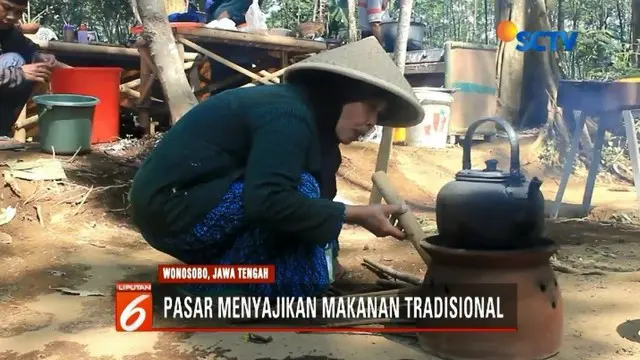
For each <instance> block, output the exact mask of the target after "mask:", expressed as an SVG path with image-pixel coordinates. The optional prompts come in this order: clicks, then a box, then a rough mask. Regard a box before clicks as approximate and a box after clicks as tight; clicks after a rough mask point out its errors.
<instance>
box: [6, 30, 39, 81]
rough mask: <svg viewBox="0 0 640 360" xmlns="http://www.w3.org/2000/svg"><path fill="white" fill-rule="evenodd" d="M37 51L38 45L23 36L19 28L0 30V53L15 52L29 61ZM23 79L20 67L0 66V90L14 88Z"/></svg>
mask: <svg viewBox="0 0 640 360" xmlns="http://www.w3.org/2000/svg"><path fill="white" fill-rule="evenodd" d="M37 51H38V45H36V44H35V43H34V42H33V41H31V40H29V39H28V38H27V37H25V36H24V35H23V34H22V33H21V32H20V31H19V30H17V29H10V30H0V55H2V54H6V53H10V52H15V53H18V54H20V55H21V56H22V57H23V58H24V59H25V60H26V62H27V63H31V61H32V59H33V57H34V55H35V54H36V52H37ZM23 81H24V73H23V72H22V69H20V68H0V90H5V89H10V88H15V87H17V86H19V85H21V84H22V82H23Z"/></svg>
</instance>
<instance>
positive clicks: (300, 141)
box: [244, 104, 345, 244]
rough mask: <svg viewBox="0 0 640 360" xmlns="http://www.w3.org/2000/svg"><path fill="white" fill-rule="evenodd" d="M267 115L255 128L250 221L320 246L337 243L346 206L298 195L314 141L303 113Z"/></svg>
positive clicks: (297, 109)
mask: <svg viewBox="0 0 640 360" xmlns="http://www.w3.org/2000/svg"><path fill="white" fill-rule="evenodd" d="M274 110H275V107H274ZM265 113H266V112H265ZM269 115H271V116H269V119H268V120H266V121H265V120H261V121H259V122H258V121H256V122H255V124H252V129H251V133H252V134H251V136H252V145H251V146H252V147H251V152H250V154H249V160H248V164H247V170H246V173H245V199H244V203H245V211H246V214H247V217H248V218H249V219H250V220H251V221H254V222H256V223H259V224H260V226H263V227H268V228H273V229H278V230H280V231H283V232H287V233H295V234H299V235H300V236H301V237H302V238H303V239H305V240H308V241H310V242H314V243H317V244H325V243H327V242H328V241H330V240H332V239H336V238H337V237H338V235H339V233H340V231H341V227H342V226H341V225H342V223H343V222H344V220H345V205H344V204H342V203H338V202H333V201H330V200H326V199H320V198H317V199H311V198H307V197H305V196H304V195H302V194H300V193H299V192H298V184H299V181H300V174H301V173H302V172H303V171H304V163H305V160H306V157H307V153H308V148H309V144H310V143H311V141H313V138H312V136H313V132H312V128H311V124H310V122H309V121H307V120H306V119H305V116H307V114H306V112H305V109H303V108H301V106H295V104H294V105H291V106H287V107H286V108H284V109H282V108H278V111H277V113H271V114H269Z"/></svg>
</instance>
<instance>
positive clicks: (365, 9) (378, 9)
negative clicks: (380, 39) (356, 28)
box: [358, 0, 388, 31]
mask: <svg viewBox="0 0 640 360" xmlns="http://www.w3.org/2000/svg"><path fill="white" fill-rule="evenodd" d="M387 5H388V2H387V0H359V1H358V16H359V23H360V29H361V30H362V31H371V23H375V22H381V21H382V14H383V12H384V11H385V10H387Z"/></svg>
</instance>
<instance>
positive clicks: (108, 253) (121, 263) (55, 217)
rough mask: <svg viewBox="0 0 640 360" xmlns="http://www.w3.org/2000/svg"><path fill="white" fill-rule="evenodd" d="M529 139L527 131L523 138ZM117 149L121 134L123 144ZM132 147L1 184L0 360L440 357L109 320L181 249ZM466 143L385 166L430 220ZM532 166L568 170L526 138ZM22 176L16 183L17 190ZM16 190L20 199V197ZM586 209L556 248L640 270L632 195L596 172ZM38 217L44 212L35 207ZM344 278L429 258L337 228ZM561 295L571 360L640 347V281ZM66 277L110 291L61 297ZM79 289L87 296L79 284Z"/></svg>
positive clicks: (551, 188) (613, 356) (574, 195)
mask: <svg viewBox="0 0 640 360" xmlns="http://www.w3.org/2000/svg"><path fill="white" fill-rule="evenodd" d="M523 141H524V142H525V143H526V140H523ZM121 145H122V143H121ZM135 151H136V149H135V147H134V148H131V149H127V148H125V146H120V147H117V146H110V147H109V150H108V151H107V152H105V151H102V150H99V149H97V150H95V151H94V152H93V153H92V154H89V155H84V156H75V157H73V158H71V157H69V156H64V157H63V156H56V157H55V158H56V159H57V160H60V161H61V162H62V163H63V166H64V169H65V173H66V176H67V177H68V178H67V179H66V180H63V181H48V180H41V181H26V180H21V179H17V180H16V182H15V183H14V187H13V188H12V187H11V186H5V187H4V188H3V189H2V190H1V191H2V192H1V193H0V194H1V196H0V199H1V206H2V207H3V208H4V207H7V206H13V207H15V208H17V215H16V216H15V218H14V219H13V220H12V221H10V222H9V223H8V224H5V225H2V226H0V231H1V232H2V233H0V258H1V260H0V266H1V268H2V271H0V359H3V360H4V359H6V360H9V359H11V360H13V359H15V360H32V359H34V360H35V359H77V360H83V359H100V360H108V359H109V360H110V359H126V360H135V359H152V360H161V359H180V360H182V359H184V360H187V359H193V360H196V359H221V360H222V359H227V360H231V359H239V360H252V359H256V360H258V359H259V360H277V359H288V360H296V359H300V360H302V359H307V360H322V359H334V360H337V359H354V360H357V359H370V358H372V357H374V358H380V359H405V360H406V359H416V360H417V359H432V358H431V357H429V356H427V355H425V354H424V353H423V352H421V350H420V349H419V347H418V346H417V344H416V342H415V340H412V339H410V338H401V337H394V336H378V335H362V334H351V335H345V334H323V335H319V334H281V333H278V334H270V335H271V336H272V337H273V339H274V340H273V341H272V342H271V343H269V344H266V345H258V344H251V343H246V342H244V341H243V340H242V334H237V333H227V334H207V333H197V334H176V333H118V332H116V331H115V329H114V321H113V299H112V296H113V288H114V287H113V284H114V282H116V281H123V280H143V281H146V280H151V279H153V278H154V276H155V267H156V265H157V264H159V263H167V262H174V260H173V259H171V258H169V257H168V256H166V255H164V254H161V253H159V252H157V251H155V250H153V249H151V248H150V247H149V246H148V245H147V244H146V243H145V242H144V240H143V239H142V238H141V237H140V235H139V234H138V233H137V232H136V230H135V229H134V228H133V227H131V225H130V223H129V220H128V218H127V216H126V211H125V208H126V192H127V190H128V187H129V185H130V182H131V179H132V176H133V174H134V173H135V166H136V164H137V163H138V162H139V159H135V158H134V159H131V155H132V154H134V153H135ZM375 156H376V145H375V144H356V145H352V146H349V147H345V148H344V149H343V157H344V162H343V166H342V168H341V169H340V172H339V197H340V198H341V199H346V200H348V201H350V202H353V203H366V202H367V201H368V197H369V191H370V188H371V182H370V176H371V174H372V171H373V164H374V163H375ZM461 156H462V151H461V149H460V148H459V147H454V148H449V149H444V150H427V149H419V148H408V147H400V146H397V147H395V148H394V151H393V155H392V161H391V164H390V168H389V174H390V177H391V180H392V182H393V183H394V185H395V186H396V187H397V188H398V189H399V190H400V191H401V193H402V195H403V196H404V197H405V198H406V199H407V201H408V203H409V204H410V205H411V207H412V209H413V210H414V211H415V212H416V213H418V215H419V217H420V219H422V221H423V224H424V226H425V228H426V229H427V230H429V229H432V230H435V223H434V221H433V219H434V218H435V217H434V213H433V206H434V199H435V196H436V194H437V192H438V190H439V189H440V188H441V187H442V186H443V185H444V184H446V183H447V182H448V181H451V180H452V179H453V176H454V174H455V172H456V171H457V170H459V168H460V166H461ZM472 156H473V160H474V165H475V166H476V167H477V166H481V165H482V161H484V160H485V159H487V158H489V157H494V158H497V159H498V160H500V163H501V164H507V163H508V161H507V159H508V154H507V153H506V146H505V144H504V143H503V141H501V140H500V139H497V140H496V141H494V142H493V143H483V144H479V145H477V146H474V148H473V152H472ZM38 158H42V159H51V158H52V156H51V155H45V154H41V153H39V152H38V151H36V150H32V151H26V152H4V153H0V159H1V160H2V162H7V161H9V162H10V161H15V160H22V161H31V160H34V159H38ZM521 160H522V163H523V164H524V168H525V171H526V173H527V174H528V175H529V176H538V177H539V178H541V179H543V180H544V185H543V192H544V194H545V197H546V198H547V200H550V199H553V198H554V195H555V192H556V191H557V187H558V183H559V180H558V179H559V176H558V174H557V173H556V172H554V171H550V170H548V169H545V168H544V167H542V166H541V165H540V164H539V163H538V162H537V160H536V158H535V155H533V154H529V153H528V152H527V146H526V144H525V145H524V146H523V151H522V159H521ZM15 184H17V186H18V189H16V187H15ZM583 187H584V179H583V178H582V177H581V176H576V177H574V178H572V180H571V183H570V186H569V188H568V189H567V192H566V195H565V202H566V203H567V204H566V205H565V206H564V207H563V211H562V212H561V215H562V216H563V217H575V216H576V214H577V212H576V209H578V208H579V206H577V205H574V204H579V203H581V200H582V189H583ZM16 192H19V193H20V196H18V195H16ZM593 206H594V208H593V210H592V213H591V215H590V216H589V217H588V218H587V219H560V220H558V221H554V222H551V221H549V222H548V225H547V230H546V231H547V235H548V237H550V238H552V239H553V240H555V241H557V242H558V243H559V244H560V245H561V250H560V252H559V254H558V255H557V258H558V259H559V260H560V261H562V262H563V263H564V264H567V265H569V266H571V267H573V268H577V269H584V270H594V269H600V270H607V271H612V272H622V271H636V270H639V269H640V227H638V226H637V225H635V224H634V222H635V220H636V219H637V216H636V211H635V210H634V208H635V207H636V206H637V202H636V195H635V191H634V189H633V187H632V186H630V185H628V184H620V183H616V182H614V181H612V180H611V178H610V177H608V176H601V177H600V178H599V182H598V185H597V188H596V191H595V194H594V200H593ZM38 213H39V214H38ZM340 240H341V249H342V250H341V257H340V260H341V263H342V264H343V265H344V266H345V267H346V268H347V270H348V271H349V272H348V273H347V275H346V277H345V278H344V279H343V280H345V281H346V280H348V281H353V282H370V283H374V282H375V276H374V275H373V274H372V273H371V272H369V271H367V270H365V269H363V268H362V266H361V261H362V258H364V257H368V258H371V259H374V260H376V261H379V262H381V263H383V264H385V265H388V266H391V267H393V268H395V269H398V270H402V271H405V272H411V273H414V274H416V275H424V272H425V266H424V264H423V263H422V261H421V260H420V258H419V256H418V255H417V254H416V252H415V250H414V249H413V248H412V247H411V246H410V245H409V244H408V243H406V242H398V241H395V240H392V239H377V238H375V237H373V236H371V235H369V234H368V233H366V232H364V231H362V230H359V229H354V228H347V229H345V230H344V231H343V233H342V235H341V239H340ZM559 280H560V286H561V289H562V292H563V297H564V301H565V307H564V308H565V337H564V343H563V347H562V349H561V352H560V354H559V355H558V356H557V357H556V358H557V359H562V360H591V359H594V360H595V359H599V360H624V359H638V358H639V357H640V335H639V334H638V331H639V330H640V308H639V307H638V305H637V304H638V296H637V294H640V282H632V281H623V280H612V279H611V278H610V277H604V276H597V275H591V276H587V275H569V274H559ZM55 287H65V288H70V289H77V290H82V291H93V292H99V293H100V294H101V295H103V296H73V295H64V294H61V293H60V292H59V291H56V290H54V289H53V288H55ZM83 295H84V294H83Z"/></svg>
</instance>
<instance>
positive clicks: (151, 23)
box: [136, 0, 198, 124]
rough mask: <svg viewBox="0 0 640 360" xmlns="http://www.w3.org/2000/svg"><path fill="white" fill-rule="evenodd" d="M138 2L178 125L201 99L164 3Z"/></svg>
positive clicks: (145, 35)
mask: <svg viewBox="0 0 640 360" xmlns="http://www.w3.org/2000/svg"><path fill="white" fill-rule="evenodd" d="M136 5H137V9H138V13H139V14H140V18H141V19H142V26H143V28H144V32H143V37H144V39H145V41H146V43H147V44H148V46H149V49H150V51H151V57H152V58H153V63H154V64H155V67H156V69H157V72H156V75H157V77H158V79H159V80H160V83H161V84H162V90H163V92H164V96H165V100H166V102H167V105H168V106H169V112H170V113H171V120H172V123H174V124H175V123H176V122H177V121H178V120H179V119H180V118H181V117H182V115H184V114H185V113H186V112H187V111H189V110H190V109H191V108H192V107H194V106H196V105H198V99H196V97H195V95H194V94H193V92H192V91H191V86H190V85H189V82H188V81H187V77H186V76H185V75H184V69H183V62H182V60H181V59H180V53H179V50H178V47H177V46H176V39H175V37H174V36H173V31H172V30H171V26H170V25H169V21H168V20H167V11H166V9H165V4H164V2H161V1H155V0H136Z"/></svg>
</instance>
